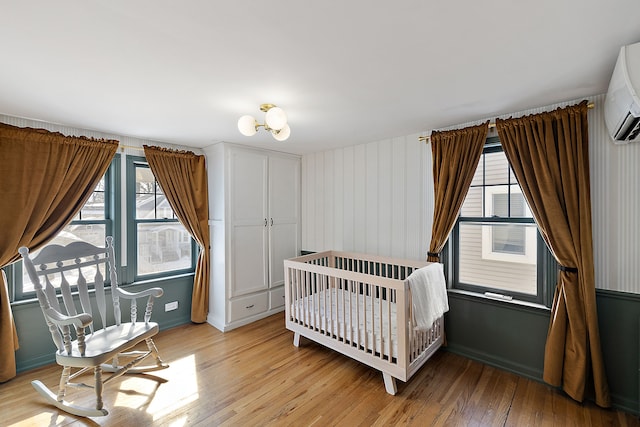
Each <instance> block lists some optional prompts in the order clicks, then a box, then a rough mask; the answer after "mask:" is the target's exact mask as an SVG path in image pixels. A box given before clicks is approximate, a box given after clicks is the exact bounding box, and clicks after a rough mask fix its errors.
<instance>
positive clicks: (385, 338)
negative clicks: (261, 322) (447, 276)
mask: <svg viewBox="0 0 640 427" xmlns="http://www.w3.org/2000/svg"><path fill="white" fill-rule="evenodd" d="M428 264H429V263H428V262H426V261H410V260H400V259H392V258H386V257H380V256H373V255H364V254H357V253H350V252H337V251H326V252H319V253H314V254H310V255H304V256H300V257H297V258H292V259H289V260H285V261H284V274H285V314H286V327H287V329H289V330H291V331H293V332H294V345H295V346H299V344H300V336H304V337H306V338H308V339H311V340H313V341H316V342H318V343H320V344H322V345H325V346H327V347H329V348H331V349H333V350H336V351H339V352H340V353H343V354H345V355H347V356H349V357H351V358H353V359H355V360H358V361H360V362H362V363H364V364H366V365H368V366H371V367H373V368H375V369H378V370H380V371H382V375H383V378H384V384H385V388H386V390H387V392H388V393H389V394H396V392H397V387H396V379H399V380H402V381H407V380H408V379H409V378H411V376H412V375H413V374H414V373H415V372H416V371H417V370H418V369H419V368H420V367H421V366H422V365H423V364H424V363H425V362H426V361H427V360H428V359H429V358H430V357H431V355H433V353H435V351H436V350H437V349H438V348H440V346H441V345H442V342H443V331H444V321H443V318H442V317H440V318H439V319H438V320H436V321H435V323H434V324H433V326H432V327H431V329H429V330H427V331H416V330H415V328H414V320H413V313H412V310H413V308H412V306H413V304H412V303H411V292H410V289H409V285H408V282H407V280H406V279H407V277H409V275H410V274H411V273H412V272H413V271H414V270H415V269H418V268H421V267H424V266H426V265H428Z"/></svg>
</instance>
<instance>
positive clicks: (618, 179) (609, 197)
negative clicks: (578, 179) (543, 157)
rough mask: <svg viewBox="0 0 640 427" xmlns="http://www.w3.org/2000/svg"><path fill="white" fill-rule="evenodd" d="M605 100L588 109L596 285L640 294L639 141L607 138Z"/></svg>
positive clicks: (598, 98)
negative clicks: (615, 140)
mask: <svg viewBox="0 0 640 427" xmlns="http://www.w3.org/2000/svg"><path fill="white" fill-rule="evenodd" d="M604 99H605V96H604V95H599V96H596V97H593V101H594V102H595V104H596V108H594V109H593V110H591V111H590V114H589V142H590V144H589V149H590V161H591V194H592V206H593V208H592V209H593V240H594V258H595V273H596V287H598V288H599V289H607V290H612V291H621V292H631V293H640V283H639V282H640V262H639V261H640V192H639V189H640V143H637V142H636V143H633V142H632V143H629V144H623V145H616V144H614V143H613V142H612V141H611V139H610V137H609V134H608V132H607V128H606V125H605V122H604V108H602V106H603V105H604Z"/></svg>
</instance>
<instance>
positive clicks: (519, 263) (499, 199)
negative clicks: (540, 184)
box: [451, 138, 551, 304]
mask: <svg viewBox="0 0 640 427" xmlns="http://www.w3.org/2000/svg"><path fill="white" fill-rule="evenodd" d="M451 242H452V246H453V254H452V255H453V257H454V281H453V282H454V287H455V288H459V289H464V290H469V291H474V292H480V293H484V292H492V293H497V294H500V295H504V296H507V297H508V298H509V297H510V298H513V299H518V300H524V301H529V302H535V303H542V304H546V303H547V295H548V291H547V290H546V286H547V282H548V276H549V275H548V274H547V273H546V269H547V266H548V265H549V264H550V262H549V258H551V255H550V254H549V253H548V250H547V249H546V246H545V245H544V243H543V241H542V238H541V237H540V235H539V233H538V230H537V227H536V224H535V222H534V219H533V215H532V214H531V210H530V209H529V207H528V205H527V203H526V201H525V199H524V196H523V194H522V189H521V188H520V185H519V184H518V182H517V180H516V178H515V175H514V174H513V171H512V169H511V167H510V166H509V162H508V161H507V158H506V156H505V154H504V152H503V150H502V146H501V145H500V141H499V140H498V138H489V139H488V140H487V143H486V144H485V148H484V151H483V153H482V156H481V157H480V161H479V162H478V166H477V169H476V172H475V175H474V177H473V180H472V182H471V186H470V187H469V192H468V193H467V196H466V199H465V201H464V203H463V205H462V209H461V211H460V216H459V217H458V220H457V222H456V225H455V227H454V230H453V233H452V240H451Z"/></svg>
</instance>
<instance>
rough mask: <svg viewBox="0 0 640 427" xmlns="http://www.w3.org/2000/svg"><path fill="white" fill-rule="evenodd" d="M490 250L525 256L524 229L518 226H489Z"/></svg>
mask: <svg viewBox="0 0 640 427" xmlns="http://www.w3.org/2000/svg"><path fill="white" fill-rule="evenodd" d="M491 250H492V252H494V253H495V252H499V253H504V254H517V255H525V254H526V236H525V228H524V226H522V225H519V224H495V225H491Z"/></svg>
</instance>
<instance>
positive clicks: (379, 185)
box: [302, 135, 433, 259]
mask: <svg viewBox="0 0 640 427" xmlns="http://www.w3.org/2000/svg"><path fill="white" fill-rule="evenodd" d="M418 136H419V135H410V136H406V137H400V138H394V139H389V140H384V141H377V142H372V143H368V144H361V145H357V146H353V147H346V148H341V149H336V150H331V151H326V152H320V153H313V154H309V155H305V156H303V159H302V165H303V167H302V188H303V195H302V203H303V206H302V224H303V234H302V247H303V249H305V250H312V251H320V250H326V249H338V250H346V251H356V252H366V253H371V254H380V255H386V256H393V257H399V258H411V259H424V258H425V257H426V251H427V249H428V244H429V240H430V238H431V216H432V215H433V181H432V178H431V150H430V147H429V146H428V145H427V144H425V143H421V142H419V141H418ZM318 181H321V183H319V182H318ZM319 202H321V203H319Z"/></svg>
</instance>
